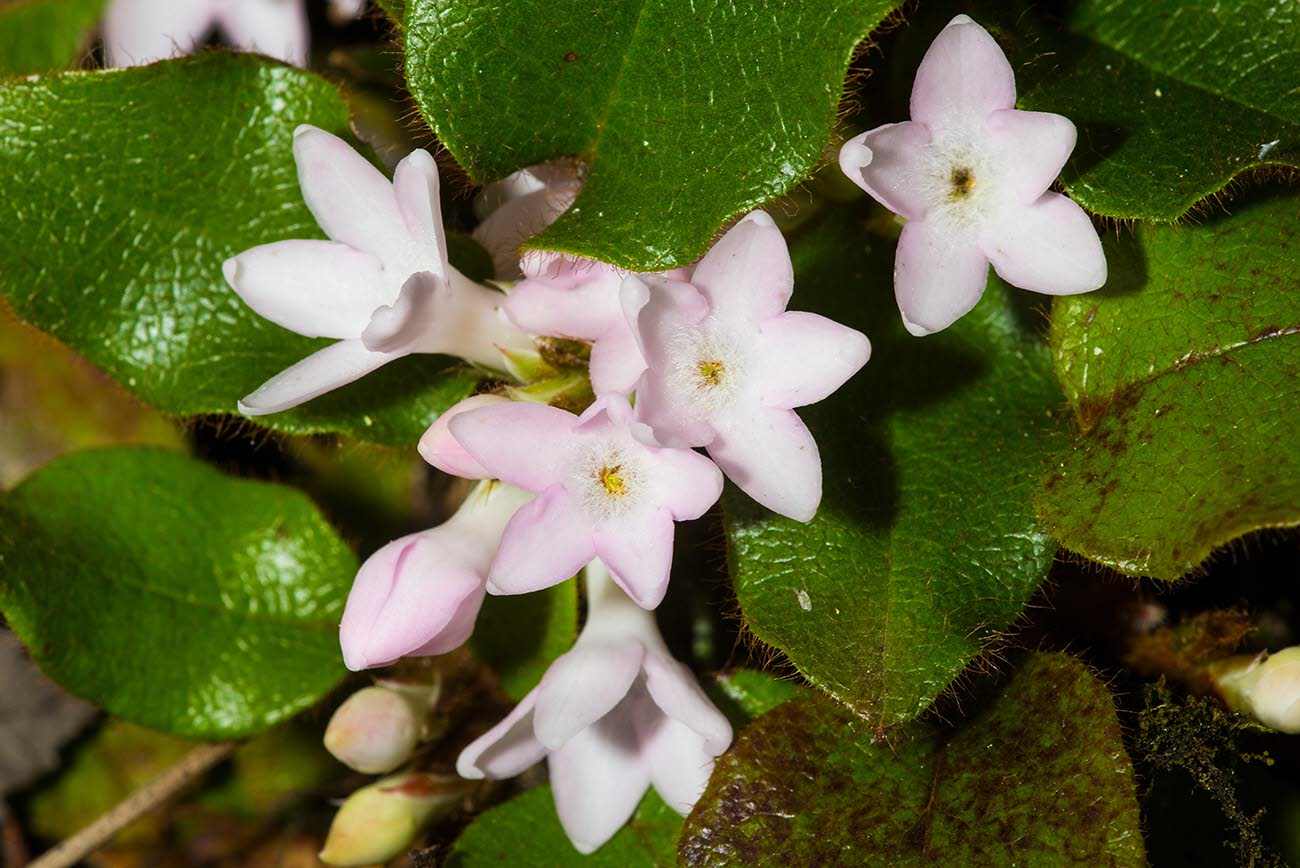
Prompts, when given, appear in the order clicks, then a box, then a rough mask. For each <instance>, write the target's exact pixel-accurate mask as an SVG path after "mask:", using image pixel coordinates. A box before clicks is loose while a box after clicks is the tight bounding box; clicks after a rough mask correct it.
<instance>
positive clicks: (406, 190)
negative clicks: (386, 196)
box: [393, 148, 450, 275]
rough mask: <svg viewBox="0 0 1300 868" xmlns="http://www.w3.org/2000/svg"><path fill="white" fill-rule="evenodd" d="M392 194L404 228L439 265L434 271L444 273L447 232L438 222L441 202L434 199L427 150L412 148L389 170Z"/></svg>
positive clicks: (433, 168)
mask: <svg viewBox="0 0 1300 868" xmlns="http://www.w3.org/2000/svg"><path fill="white" fill-rule="evenodd" d="M393 195H395V196H396V197H397V207H398V209H399V210H400V211H401V212H402V217H403V218H405V220H406V228H407V231H408V232H409V233H410V236H411V238H412V239H414V241H415V243H416V245H418V246H419V247H420V249H421V251H422V253H423V256H424V257H425V258H427V259H428V260H430V261H431V262H436V263H437V264H438V265H440V266H442V270H441V271H437V272H435V273H436V274H439V275H446V274H447V273H448V270H449V269H450V265H449V264H448V262H447V234H446V230H445V229H444V228H443V225H442V202H441V201H440V200H439V198H438V164H437V163H436V162H434V159H433V157H432V156H430V155H429V152H428V151H426V150H424V149H423V148H416V149H415V150H414V151H411V153H409V154H407V155H406V156H405V157H403V158H402V161H401V162H400V163H398V164H397V168H396V169H395V170H394V171H393Z"/></svg>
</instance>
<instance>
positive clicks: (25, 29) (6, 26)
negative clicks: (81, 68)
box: [0, 0, 104, 76]
mask: <svg viewBox="0 0 1300 868" xmlns="http://www.w3.org/2000/svg"><path fill="white" fill-rule="evenodd" d="M103 11H104V0H14V2H11V3H9V4H8V5H6V6H4V7H3V8H0V76H5V75H26V74H29V73H34V72H47V71H49V70H51V69H63V68H65V67H68V66H72V65H73V64H74V63H76V61H77V60H79V59H80V58H81V57H82V56H83V55H85V54H86V53H87V51H88V50H89V48H90V35H91V32H92V31H93V30H94V29H95V25H96V24H97V23H98V22H99V16H100V15H101V14H102V13H103Z"/></svg>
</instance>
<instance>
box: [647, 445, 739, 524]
mask: <svg viewBox="0 0 1300 868" xmlns="http://www.w3.org/2000/svg"><path fill="white" fill-rule="evenodd" d="M646 453H647V454H646V462H647V464H648V465H649V466H650V467H652V468H653V470H652V471H651V474H652V476H653V477H654V485H655V501H656V502H657V503H658V504H659V505H660V506H663V507H666V508H667V509H668V511H669V512H670V513H671V514H672V517H673V519H674V520H676V521H692V520H694V519H697V518H699V517H700V516H702V515H704V513H706V512H708V511H709V508H710V507H712V506H713V504H715V503H717V502H718V498H719V497H721V496H722V471H721V470H719V469H718V465H716V464H714V463H713V462H712V461H710V460H709V459H708V458H706V457H705V456H703V455H701V454H700V453H698V452H693V451H692V450H690V449H655V448H647V450H646Z"/></svg>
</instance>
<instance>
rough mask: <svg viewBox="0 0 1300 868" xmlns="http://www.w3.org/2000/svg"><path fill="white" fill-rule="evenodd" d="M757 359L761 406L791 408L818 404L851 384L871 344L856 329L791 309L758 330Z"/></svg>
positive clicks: (867, 355)
mask: <svg viewBox="0 0 1300 868" xmlns="http://www.w3.org/2000/svg"><path fill="white" fill-rule="evenodd" d="M755 356H756V357H757V358H758V360H759V370H758V372H757V375H756V376H757V379H758V381H759V383H760V384H761V385H760V388H761V391H760V393H759V394H760V399H761V400H762V402H763V403H764V404H765V405H767V406H769V407H780V408H782V409H792V408H794V407H803V406H805V405H807V404H815V403H817V402H818V401H821V400H823V399H824V398H826V397H827V396H829V395H830V394H831V393H832V392H834V391H835V390H836V389H838V388H839V387H840V386H842V385H844V384H845V383H846V382H848V379H849V377H852V376H853V375H854V374H856V373H857V372H858V371H860V370H862V366H863V365H865V364H866V363H867V359H868V358H870V357H871V342H870V341H869V340H867V336H866V335H864V334H863V333H862V332H860V331H858V330H857V329H851V328H849V327H848V326H844V325H840V324H839V323H837V322H835V321H834V320H831V319H827V318H826V317H824V316H818V315H817V314H815V313H805V312H803V311H793V310H792V311H786V312H785V313H783V314H781V315H780V316H777V317H772V318H771V319H769V320H767V321H766V322H764V323H763V324H762V326H760V327H759V333H758V342H757V349H756V352H755Z"/></svg>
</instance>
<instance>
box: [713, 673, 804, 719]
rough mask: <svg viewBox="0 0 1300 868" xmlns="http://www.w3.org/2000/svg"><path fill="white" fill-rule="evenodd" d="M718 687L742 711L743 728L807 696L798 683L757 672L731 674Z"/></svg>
mask: <svg viewBox="0 0 1300 868" xmlns="http://www.w3.org/2000/svg"><path fill="white" fill-rule="evenodd" d="M717 684H718V689H719V690H720V691H721V692H722V695H723V696H725V697H726V698H727V699H729V700H731V701H732V702H734V703H736V705H737V706H739V707H740V710H741V712H742V715H743V718H744V719H743V720H742V721H741V723H742V725H743V724H744V723H748V722H749V721H750V720H752V719H753V718H755V717H758V716H759V715H760V714H767V713H768V712H769V711H771V710H772V709H774V708H776V707H777V706H778V705H780V704H781V703H782V702H785V701H786V700H788V699H794V698H795V697H796V696H798V695H799V694H800V693H802V692H803V691H802V690H801V689H800V687H799V685H798V684H797V683H796V682H794V681H790V680H788V679H780V678H777V677H775V676H773V675H770V674H768V673H766V672H759V671H757V670H754V669H740V670H737V671H736V672H731V673H728V674H727V675H724V676H721V677H719V678H718V680H717ZM734 722H735V721H733V723H734Z"/></svg>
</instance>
